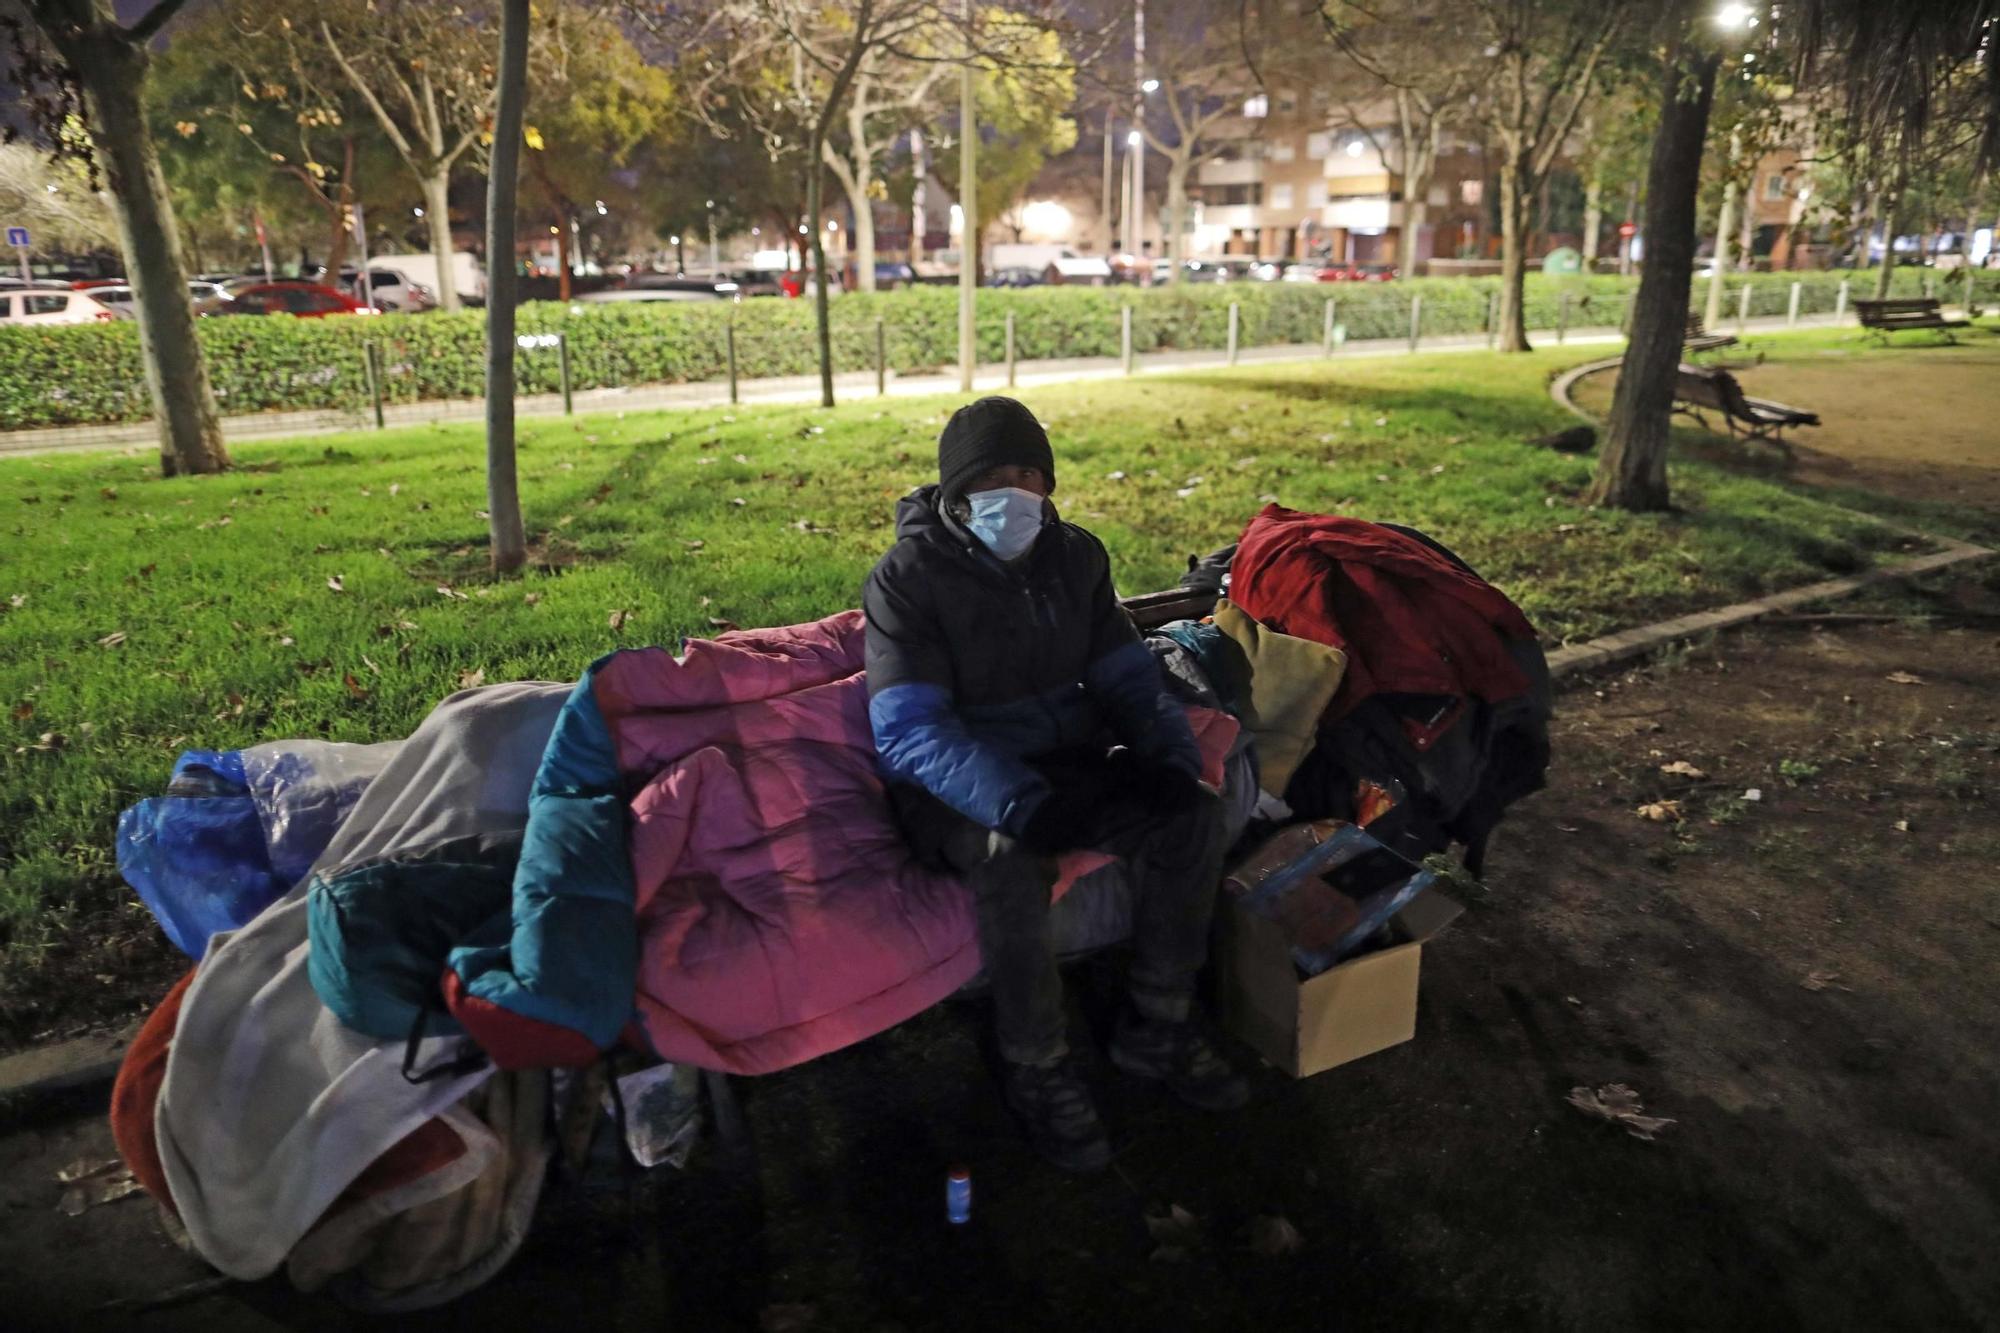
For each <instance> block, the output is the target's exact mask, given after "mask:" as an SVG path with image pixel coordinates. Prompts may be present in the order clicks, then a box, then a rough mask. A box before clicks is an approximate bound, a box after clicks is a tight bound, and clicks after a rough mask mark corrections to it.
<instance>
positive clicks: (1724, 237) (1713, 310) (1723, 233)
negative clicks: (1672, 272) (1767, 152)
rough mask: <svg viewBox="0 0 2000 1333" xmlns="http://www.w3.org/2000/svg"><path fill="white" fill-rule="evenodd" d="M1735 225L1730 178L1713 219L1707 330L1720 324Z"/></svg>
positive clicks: (1704, 315)
mask: <svg viewBox="0 0 2000 1333" xmlns="http://www.w3.org/2000/svg"><path fill="white" fill-rule="evenodd" d="M1731 141H1732V143H1733V142H1734V139H1733V137H1732V140H1731ZM1732 156H1733V154H1732ZM1746 211H1747V210H1746ZM1735 225H1736V178H1735V177H1734V176H1731V177H1730V178H1729V179H1728V180H1726V181H1724V182H1723V183H1722V212H1721V214H1720V215H1718V216H1717V218H1716V219H1715V262H1714V263H1712V264H1710V265H1709V266H1708V301H1707V303H1706V304H1705V305H1704V306H1703V307H1702V312H1701V322H1702V324H1703V325H1704V326H1705V327H1708V328H1714V327H1715V326H1716V325H1717V324H1719V323H1721V322H1722V284H1723V283H1724V282H1725V281H1727V279H1728V274H1729V268H1730V262H1729V245H1730V240H1731V237H1730V234H1729V233H1730V229H1731V228H1732V227H1734V226H1735Z"/></svg>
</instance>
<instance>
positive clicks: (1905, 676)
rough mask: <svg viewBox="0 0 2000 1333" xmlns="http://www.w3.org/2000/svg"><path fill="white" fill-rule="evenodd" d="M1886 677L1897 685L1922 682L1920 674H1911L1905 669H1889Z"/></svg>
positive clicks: (1919, 683)
mask: <svg viewBox="0 0 2000 1333" xmlns="http://www.w3.org/2000/svg"><path fill="white" fill-rule="evenodd" d="M1886 679H1888V680H1892V681H1894V682H1895V683H1896V684H1898V685H1921V684H1923V683H1924V678H1923V677H1922V676H1913V675H1911V674H1910V673H1909V672H1907V671H1891V672H1890V673H1889V674H1888V676H1887V677H1886Z"/></svg>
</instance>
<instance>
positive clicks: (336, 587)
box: [326, 574, 347, 592]
mask: <svg viewBox="0 0 2000 1333" xmlns="http://www.w3.org/2000/svg"><path fill="white" fill-rule="evenodd" d="M326 586H327V587H328V588H330V589H331V590H333V591H334V592H346V591H347V585H346V584H345V583H342V582H341V581H340V575H338V574H330V575H328V576H327V580H326Z"/></svg>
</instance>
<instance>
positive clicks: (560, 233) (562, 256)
mask: <svg viewBox="0 0 2000 1333" xmlns="http://www.w3.org/2000/svg"><path fill="white" fill-rule="evenodd" d="M550 216H552V217H554V218H555V233H556V299H557V300H559V301H567V300H569V298H570V294H571V292H572V291H573V290H574V289H573V288H572V287H571V285H570V277H571V256H570V252H569V228H568V227H565V226H564V225H563V215H562V210H561V208H557V209H556V211H555V212H554V213H553V214H551V215H550ZM674 253H675V259H674V263H675V265H676V266H677V267H678V265H679V264H680V258H679V254H680V252H679V249H678V248H676V250H675V252H674ZM487 267H488V268H491V267H492V257H491V256H490V255H489V256H488V257H487ZM492 286H493V283H492V279H491V277H490V276H489V278H488V279H487V290H488V293H489V295H488V297H487V299H488V300H491V299H492V297H491V295H490V293H491V291H492Z"/></svg>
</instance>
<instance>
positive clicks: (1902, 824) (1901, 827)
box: [1894, 819, 1910, 833]
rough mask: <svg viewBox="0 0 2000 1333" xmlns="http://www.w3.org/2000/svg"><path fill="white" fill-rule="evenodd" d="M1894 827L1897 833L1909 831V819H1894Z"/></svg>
mask: <svg viewBox="0 0 2000 1333" xmlns="http://www.w3.org/2000/svg"><path fill="white" fill-rule="evenodd" d="M1894 827H1895V829H1896V832H1898V833H1908V832H1909V831H1910V821H1909V820H1907V819H1899V820H1897V821H1896V823H1895V826H1894Z"/></svg>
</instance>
